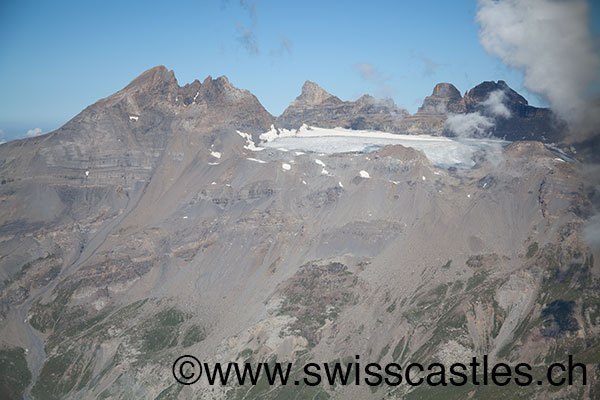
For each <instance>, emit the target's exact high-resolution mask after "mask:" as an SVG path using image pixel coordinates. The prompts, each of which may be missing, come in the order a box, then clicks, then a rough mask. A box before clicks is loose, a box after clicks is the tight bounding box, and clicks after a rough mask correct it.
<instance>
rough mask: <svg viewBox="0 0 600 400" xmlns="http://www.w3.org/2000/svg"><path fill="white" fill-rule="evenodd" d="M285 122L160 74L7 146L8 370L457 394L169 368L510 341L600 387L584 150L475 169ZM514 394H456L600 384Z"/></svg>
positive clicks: (245, 394)
mask: <svg viewBox="0 0 600 400" xmlns="http://www.w3.org/2000/svg"><path fill="white" fill-rule="evenodd" d="M305 86H306V85H305ZM305 92H306V93H303V94H305V95H301V96H300V97H299V98H298V99H297V102H295V104H294V107H295V110H297V114H295V115H297V118H301V117H300V114H302V113H306V115H308V116H312V117H314V118H317V117H319V116H320V115H321V114H319V113H321V112H325V111H320V109H323V110H329V111H327V112H326V113H325V114H323V115H325V116H326V117H327V118H329V119H327V120H326V121H328V123H331V124H334V122H332V121H349V120H347V119H346V118H347V115H349V114H345V113H344V112H342V111H343V110H345V108H344V107H349V108H350V109H353V108H356V109H358V110H363V111H361V112H362V113H363V114H361V115H363V116H364V118H365V120H366V121H370V122H369V123H380V122H381V121H383V119H382V120H381V121H380V120H379V119H381V118H384V117H385V116H379V114H385V112H383V111H382V112H381V113H376V112H374V111H373V112H367V110H372V109H371V108H366V109H365V107H376V106H375V105H373V104H370V102H371V99H370V98H362V99H361V100H358V101H357V102H353V103H351V104H345V102H342V101H341V100H339V99H337V98H335V97H334V96H331V95H328V94H327V93H326V92H324V91H322V90H319V89H318V88H317V87H315V86H313V85H310V84H308V87H307V88H306V91H305ZM477 98H479V99H484V100H483V102H485V101H487V100H488V98H489V95H488V96H486V95H485V94H483V95H481V96H479V97H477V96H476V92H474V93H473V95H472V96H469V99H477ZM509 98H510V97H509ZM469 101H470V102H469V103H467V101H466V100H465V98H461V97H460V94H459V95H458V96H457V95H456V92H455V91H454V90H453V89H452V87H450V86H447V85H442V86H440V87H439V88H438V89H437V90H435V91H434V94H433V95H432V96H431V98H429V99H428V100H427V101H426V103H427V106H424V107H423V110H420V112H421V113H422V114H423V115H424V114H425V113H427V112H431V113H433V112H432V111H431V109H432V108H434V109H437V106H438V105H440V104H445V106H446V107H448V108H453V109H456V110H459V109H460V107H461V106H460V104H462V103H464V104H465V107H467V104H481V103H482V100H473V101H472V102H471V100H469ZM381 107H384V108H382V109H381V110H385V109H389V108H391V107H393V105H392V103H389V104H387V103H386V104H384V105H382V106H381ZM455 107H457V108H455ZM469 107H471V106H470V105H469ZM473 107H477V106H473ZM506 107H509V106H508V105H506ZM474 109H475V108H472V109H471V110H474ZM292 111H294V109H292V110H290V113H289V114H288V116H289V117H290V118H291V116H292V115H294V114H293V113H292ZM280 118H281V117H280ZM295 118H296V117H295ZM319 118H320V117H319ZM332 118H333V119H332ZM335 118H338V119H335ZM385 118H387V117H385ZM314 121H317V119H315V120H314ZM378 121H379V122H378ZM280 122H281V120H279V119H278V120H277V121H275V120H274V118H273V117H272V116H270V115H269V114H268V113H267V112H266V111H265V110H264V108H263V107H262V106H261V105H260V103H259V102H258V100H257V99H256V98H255V97H254V96H253V95H251V94H250V93H249V92H247V91H244V90H240V89H237V88H235V87H233V86H232V85H231V84H230V83H229V82H228V80H227V79H226V78H224V77H222V78H217V79H212V78H207V79H206V80H205V81H204V82H202V83H200V82H199V81H195V82H193V83H191V84H189V85H185V86H183V87H180V86H179V85H178V84H177V81H176V80H175V78H174V76H173V74H172V72H170V71H167V70H166V69H165V68H163V67H157V68H154V69H152V70H149V71H147V72H145V73H144V74H142V75H141V76H140V77H139V78H137V79H136V80H134V81H133V82H132V83H131V84H130V85H128V86H127V87H125V88H124V89H123V90H121V91H119V92H117V93H115V94H114V95H112V96H110V97H107V98H106V99H102V100H100V101H98V102H97V103H95V104H94V105H91V106H90V107H88V108H86V109H85V110H84V111H82V112H81V113H80V114H79V115H78V116H76V117H75V118H74V119H73V120H71V121H69V122H68V123H67V124H66V125H65V126H64V127H62V128H60V129H59V130H57V131H55V132H52V133H50V134H48V135H44V136H41V137H38V138H32V139H27V140H23V141H17V142H11V143H7V144H3V145H1V146H0V177H1V180H2V184H1V185H0V201H1V205H2V207H0V273H1V276H0V277H1V278H2V279H1V280H2V284H1V286H0V287H1V291H0V317H1V319H0V342H1V344H2V348H0V360H1V361H2V362H8V363H10V365H11V366H13V365H14V366H19V367H20V368H16V367H14V368H8V369H5V371H8V372H7V374H8V375H7V376H8V378H6V379H5V380H4V381H2V385H4V384H5V383H6V382H8V385H9V387H8V389H9V390H10V393H17V397H22V396H19V394H23V393H25V395H26V396H28V395H31V396H32V397H33V398H39V399H45V398H71V399H79V398H102V397H103V398H157V397H159V398H160V397H161V396H162V398H165V397H166V398H195V397H201V398H294V397H310V398H318V397H319V396H324V397H326V396H331V397H333V398H349V399H369V398H372V399H380V398H382V397H392V398H393V397H398V398H403V397H407V396H408V397H409V398H431V397H432V396H433V397H435V395H436V392H435V390H436V388H431V387H423V388H417V389H415V388H412V387H409V386H401V387H383V386H382V387H377V388H370V387H368V386H366V385H362V386H345V387H342V386H338V387H335V388H334V387H329V386H323V387H317V388H315V387H309V386H304V385H299V386H295V385H288V386H281V387H277V388H273V389H272V390H271V388H269V387H267V386H260V385H259V386H256V387H250V386H244V387H239V386H234V385H232V386H227V387H221V386H213V387H211V386H208V385H206V384H203V383H198V384H197V385H192V386H189V387H185V388H184V387H183V386H179V385H177V384H176V383H175V382H174V380H173V378H172V377H171V375H170V371H171V368H172V364H173V361H174V360H175V359H176V358H177V357H178V356H180V355H182V354H194V355H197V356H200V357H202V361H203V362H207V363H211V362H217V361H219V362H227V361H240V362H245V361H249V362H252V363H257V362H259V361H260V362H266V361H269V360H273V359H274V357H277V360H278V361H293V362H294V363H295V365H301V364H302V363H304V362H325V361H332V360H338V359H339V360H343V359H345V358H346V357H348V356H349V355H350V356H352V355H354V354H360V355H361V360H364V362H365V363H366V362H368V361H372V362H376V361H379V362H381V363H389V362H397V363H400V364H401V365H406V364H407V363H408V362H423V363H426V362H441V363H444V364H445V365H449V364H450V363H453V362H459V361H460V362H464V361H465V360H470V357H472V356H473V355H478V356H481V355H483V354H488V355H490V357H491V360H494V361H506V362H510V363H517V362H529V363H531V364H532V365H534V366H535V367H536V368H537V369H541V368H543V367H544V366H547V365H549V364H550V363H552V362H554V361H564V359H563V358H564V357H563V356H564V355H565V354H566V353H567V351H568V352H570V353H572V354H574V355H575V358H576V360H577V361H579V362H584V363H586V364H587V365H588V371H589V372H588V383H589V385H588V386H587V387H586V388H585V389H584V394H583V396H584V397H587V398H597V396H598V394H599V392H598V390H599V379H598V372H597V369H596V368H595V366H596V365H597V364H598V362H599V360H598V357H597V354H598V352H599V349H600V339H599V333H600V317H599V316H598V312H597V310H598V308H599V307H600V295H599V291H598V287H600V280H599V276H600V272H599V269H598V265H597V262H595V261H594V257H593V254H592V252H591V250H590V248H589V247H587V245H586V244H585V241H584V238H583V236H582V233H581V230H582V225H583V223H584V221H585V220H586V219H587V218H589V217H590V214H591V205H590V202H589V194H590V188H588V187H587V183H586V182H585V181H584V180H583V179H582V177H581V175H580V172H579V171H578V169H577V166H576V165H575V164H572V163H570V162H565V161H564V160H562V159H560V158H557V157H556V156H555V155H553V154H552V153H550V151H548V149H547V148H546V147H545V146H544V145H543V144H541V143H539V142H515V143H512V144H510V145H509V146H508V147H506V148H505V149H499V155H500V156H499V158H498V159H497V160H492V161H490V160H479V161H478V163H477V168H473V169H464V170H454V169H442V168H436V167H435V166H433V165H432V163H430V162H428V160H427V158H426V156H425V155H424V154H423V153H421V152H419V151H416V150H414V149H412V148H406V147H402V146H386V147H383V148H381V149H378V150H376V151H373V152H370V153H368V154H358V153H337V154H331V155H317V154H314V153H308V152H306V153H303V152H296V151H289V150H293V149H286V148H282V149H277V148H265V149H262V150H261V149H260V148H258V147H257V146H256V145H258V143H256V145H254V143H252V141H253V140H257V139H256V138H257V136H258V133H260V132H264V131H266V130H268V128H269V126H270V125H271V124H272V123H280ZM304 122H307V121H304ZM381 123H383V122H381ZM334 125H335V124H334ZM285 150H288V151H285ZM596 259H597V257H596ZM4 360H7V361H4ZM537 369H536V370H537ZM27 371H29V372H30V373H31V379H28V378H27V373H26V372H27ZM296 378H299V379H301V375H300V371H297V370H294V371H292V377H291V379H292V380H293V379H296ZM536 378H537V376H536ZM202 379H203V380H204V378H202ZM203 380H202V381H201V382H204V381H203ZM2 385H0V394H4V393H5V392H4V390H5V387H6V386H2ZM463 389H464V390H463ZM493 389H494V390H495V391H494V392H493V393H491V392H490V387H483V386H473V385H467V386H465V387H463V388H460V389H459V391H458V392H456V396H455V397H456V398H467V397H469V396H471V397H475V398H477V397H480V398H491V397H494V396H495V397H498V396H503V397H510V396H512V395H514V394H515V393H518V394H519V395H520V396H522V397H526V398H527V397H535V396H538V397H539V398H551V396H562V397H563V398H564V397H566V398H569V397H574V396H575V395H576V394H578V393H576V392H577V391H578V390H579V388H578V387H576V386H572V387H562V388H560V389H558V391H555V389H554V388H552V390H550V389H549V388H548V387H539V386H532V387H527V388H520V387H517V386H515V385H509V386H507V387H495V386H494V387H493ZM429 391H433V393H432V392H429Z"/></svg>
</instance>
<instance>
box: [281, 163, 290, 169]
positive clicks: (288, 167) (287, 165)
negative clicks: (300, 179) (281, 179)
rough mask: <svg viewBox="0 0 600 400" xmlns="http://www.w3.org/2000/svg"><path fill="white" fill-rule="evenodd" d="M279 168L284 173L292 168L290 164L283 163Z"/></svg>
mask: <svg viewBox="0 0 600 400" xmlns="http://www.w3.org/2000/svg"><path fill="white" fill-rule="evenodd" d="M281 168H283V169H284V170H285V171H289V170H290V169H292V166H291V165H290V164H286V163H283V164H281Z"/></svg>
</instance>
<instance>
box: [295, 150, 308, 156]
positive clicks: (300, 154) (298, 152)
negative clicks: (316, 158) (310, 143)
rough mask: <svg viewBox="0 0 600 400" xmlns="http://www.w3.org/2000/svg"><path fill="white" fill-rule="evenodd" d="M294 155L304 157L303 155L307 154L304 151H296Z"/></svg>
mask: <svg viewBox="0 0 600 400" xmlns="http://www.w3.org/2000/svg"><path fill="white" fill-rule="evenodd" d="M294 153H296V155H297V156H302V155H304V154H306V153H305V152H303V151H295V152H294Z"/></svg>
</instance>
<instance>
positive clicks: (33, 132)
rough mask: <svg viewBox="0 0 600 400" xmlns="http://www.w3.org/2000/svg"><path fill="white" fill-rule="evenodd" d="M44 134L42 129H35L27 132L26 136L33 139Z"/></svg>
mask: <svg viewBox="0 0 600 400" xmlns="http://www.w3.org/2000/svg"><path fill="white" fill-rule="evenodd" d="M41 133H42V128H33V129H30V130H28V131H27V133H26V134H25V136H27V137H33V136H38V135H40V134H41Z"/></svg>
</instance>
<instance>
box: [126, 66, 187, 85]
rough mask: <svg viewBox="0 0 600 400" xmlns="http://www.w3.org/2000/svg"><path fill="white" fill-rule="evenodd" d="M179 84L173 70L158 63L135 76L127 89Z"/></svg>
mask: <svg viewBox="0 0 600 400" xmlns="http://www.w3.org/2000/svg"><path fill="white" fill-rule="evenodd" d="M168 86H178V84H177V79H176V78H175V73H174V72H173V70H171V71H169V70H168V69H167V68H166V67H165V66H164V65H158V66H156V67H154V68H150V69H149V70H147V71H145V72H143V73H142V74H141V75H140V76H138V77H137V78H135V79H134V80H133V81H131V83H130V84H129V85H127V86H126V87H125V89H126V90H127V89H133V88H140V89H144V88H145V89H148V88H155V87H168Z"/></svg>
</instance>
